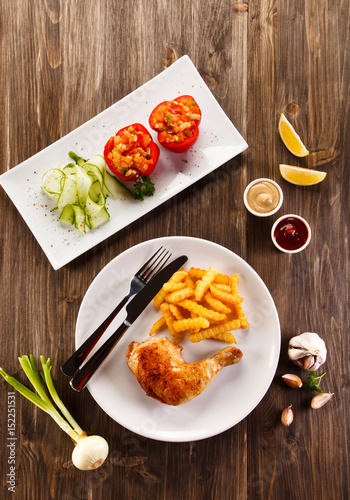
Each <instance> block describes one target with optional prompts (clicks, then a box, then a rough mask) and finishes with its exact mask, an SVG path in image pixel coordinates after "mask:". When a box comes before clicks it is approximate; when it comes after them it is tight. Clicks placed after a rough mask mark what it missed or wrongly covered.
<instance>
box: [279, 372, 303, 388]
mask: <svg viewBox="0 0 350 500" xmlns="http://www.w3.org/2000/svg"><path fill="white" fill-rule="evenodd" d="M282 379H283V380H284V382H285V383H286V384H287V385H288V386H289V387H291V388H292V389H300V387H302V385H303V382H302V381H301V378H300V377H298V375H294V374H293V373H286V375H282Z"/></svg>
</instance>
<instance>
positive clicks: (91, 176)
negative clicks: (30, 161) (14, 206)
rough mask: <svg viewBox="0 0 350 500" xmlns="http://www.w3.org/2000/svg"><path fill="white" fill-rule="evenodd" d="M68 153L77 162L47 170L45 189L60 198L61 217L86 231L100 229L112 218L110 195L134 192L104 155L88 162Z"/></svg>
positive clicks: (58, 205)
mask: <svg viewBox="0 0 350 500" xmlns="http://www.w3.org/2000/svg"><path fill="white" fill-rule="evenodd" d="M68 155H69V157H70V158H71V159H72V160H74V162H75V163H69V164H68V165H66V166H65V167H63V169H62V170H61V169H58V168H54V169H51V170H48V171H47V172H45V174H44V175H43V177H42V188H43V189H44V190H45V191H46V192H47V193H48V194H49V195H50V196H53V197H55V198H57V208H59V209H60V210H62V212H61V215H60V220H62V221H63V222H66V223H68V224H70V225H71V226H73V227H75V228H76V229H77V230H78V231H81V232H82V233H85V232H86V227H88V228H89V229H93V228H96V227H98V226H100V225H101V224H103V223H104V222H106V221H107V220H108V219H109V217H110V216H109V213H108V211H107V208H106V206H105V205H106V196H112V197H113V198H118V197H120V196H121V195H125V194H126V193H130V191H129V190H128V189H127V188H126V187H124V186H123V185H122V184H121V183H120V182H118V180H117V179H115V178H114V177H112V175H110V174H109V173H108V172H107V165H106V162H105V159H104V157H103V156H101V155H95V156H93V157H92V158H90V160H88V161H87V160H84V158H82V157H81V156H78V155H77V154H76V153H74V152H72V151H70V152H69V153H68Z"/></svg>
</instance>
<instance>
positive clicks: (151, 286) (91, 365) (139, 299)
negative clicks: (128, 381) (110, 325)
mask: <svg viewBox="0 0 350 500" xmlns="http://www.w3.org/2000/svg"><path fill="white" fill-rule="evenodd" d="M186 261H187V256H186V255H182V256H181V257H178V258H177V259H175V260H173V261H172V262H170V264H168V265H167V266H166V267H164V268H163V269H162V270H161V271H159V272H158V273H157V274H156V275H155V276H153V278H152V279H150V281H149V282H148V283H147V284H146V285H145V286H144V287H143V288H142V289H141V290H140V291H139V292H138V293H137V294H136V295H135V297H134V298H133V299H132V300H131V301H130V302H129V304H128V305H127V306H126V312H127V316H126V319H125V320H124V322H123V323H122V324H121V325H120V327H119V328H118V329H117V330H116V331H115V332H114V333H113V334H112V335H111V336H110V337H109V338H108V339H107V340H106V342H105V343H104V344H103V345H102V346H101V347H100V348H99V349H98V350H97V351H96V352H95V353H94V354H93V355H92V356H91V358H90V359H89V360H88V361H87V362H86V363H85V364H84V365H83V366H82V367H81V368H80V369H79V370H77V372H76V373H75V374H74V377H73V378H72V379H71V381H70V386H71V387H72V389H74V390H75V391H77V392H80V391H81V390H82V389H84V387H85V385H86V384H87V383H88V381H89V380H90V378H91V377H92V375H93V374H94V373H95V371H96V370H97V368H98V367H99V366H100V365H101V363H102V362H103V361H104V360H105V359H106V357H107V356H108V354H109V353H110V352H111V351H112V349H113V348H114V346H115V345H116V344H117V342H118V341H119V340H120V338H121V337H122V336H123V334H124V333H125V332H126V330H127V329H128V328H129V327H130V326H131V325H132V324H133V322H134V321H135V320H136V319H137V318H138V317H139V316H140V314H141V313H142V311H143V310H144V309H145V308H146V307H147V306H148V304H149V303H150V302H151V300H152V299H153V297H154V296H155V295H156V294H157V293H158V292H159V290H160V289H161V288H162V286H163V285H164V283H166V282H167V281H168V280H169V279H170V278H171V276H172V275H173V274H174V273H175V272H176V271H177V270H178V269H179V268H180V267H182V266H183V265H184V263H185V262H186Z"/></svg>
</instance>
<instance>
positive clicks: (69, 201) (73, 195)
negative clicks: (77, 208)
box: [57, 177, 78, 210]
mask: <svg viewBox="0 0 350 500" xmlns="http://www.w3.org/2000/svg"><path fill="white" fill-rule="evenodd" d="M76 203H78V190H77V183H76V182H74V181H73V180H72V179H70V178H69V177H66V178H65V179H64V182H63V187H62V191H61V194H60V196H59V197H58V200H57V207H58V208H59V209H60V210H63V209H64V207H65V206H66V205H75V204H76Z"/></svg>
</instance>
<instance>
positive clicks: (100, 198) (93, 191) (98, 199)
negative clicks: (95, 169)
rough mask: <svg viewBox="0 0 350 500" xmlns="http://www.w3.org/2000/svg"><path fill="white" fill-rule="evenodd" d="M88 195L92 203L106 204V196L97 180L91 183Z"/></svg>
mask: <svg viewBox="0 0 350 500" xmlns="http://www.w3.org/2000/svg"><path fill="white" fill-rule="evenodd" d="M89 195H90V198H91V199H92V201H93V202H94V203H97V204H98V205H103V206H104V205H105V204H106V198H105V196H104V194H103V191H102V187H101V184H100V183H99V181H95V182H93V183H92V185H91V188H90V191H89Z"/></svg>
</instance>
